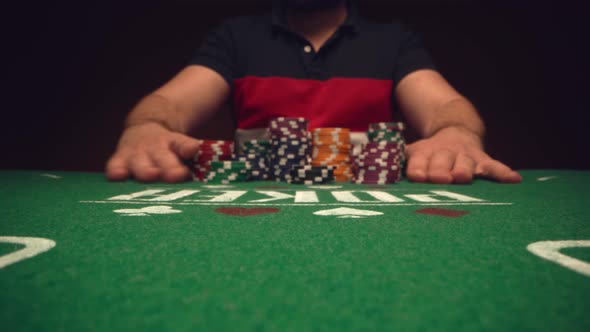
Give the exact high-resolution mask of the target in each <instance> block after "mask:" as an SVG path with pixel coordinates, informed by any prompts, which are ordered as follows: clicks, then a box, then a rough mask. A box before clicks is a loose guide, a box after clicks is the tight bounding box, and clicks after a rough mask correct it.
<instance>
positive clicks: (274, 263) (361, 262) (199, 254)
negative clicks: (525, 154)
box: [0, 170, 590, 331]
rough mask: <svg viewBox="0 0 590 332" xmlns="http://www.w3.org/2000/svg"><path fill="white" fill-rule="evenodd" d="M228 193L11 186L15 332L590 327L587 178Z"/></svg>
mask: <svg viewBox="0 0 590 332" xmlns="http://www.w3.org/2000/svg"><path fill="white" fill-rule="evenodd" d="M522 174H523V176H524V181H523V183H522V184H518V185H505V184H498V183H494V182H490V181H484V180H476V181H475V182H474V183H473V184H471V185H433V184H417V183H409V182H402V183H399V184H396V185H387V186H369V185H354V184H341V183H335V184H331V185H327V186H303V185H287V184H281V183H275V182H251V183H240V184H233V185H231V186H218V185H207V184H203V183H198V182H192V183H182V184H164V183H151V184H141V183H137V182H134V181H127V182H120V183H109V182H107V181H106V180H105V179H104V176H103V175H102V174H97V173H74V172H45V171H1V172H0V294H1V296H0V324H2V326H1V328H2V330H4V331H39V330H41V331H166V330H168V331H194V330H202V331H220V330H226V331H251V330H256V331H302V330H318V331H324V330H326V331H327V330H333V331H367V330H379V331H384V330H397V331H426V330H429V331H432V330H437V331H523V330H534V331H590V263H589V262H590V214H589V212H588V211H589V210H588V209H589V205H590V189H589V188H590V172H584V171H558V170H528V171H523V172H522Z"/></svg>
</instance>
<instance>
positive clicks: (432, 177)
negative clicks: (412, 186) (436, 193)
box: [428, 149, 457, 184]
mask: <svg viewBox="0 0 590 332" xmlns="http://www.w3.org/2000/svg"><path fill="white" fill-rule="evenodd" d="M456 156H457V154H456V153H454V152H452V151H451V150H447V149H443V150H439V151H436V152H435V153H434V154H433V155H432V156H431V157H430V161H429V163H428V180H429V181H430V182H433V183H440V184H446V183H451V182H453V177H452V176H451V169H452V168H453V165H454V164H455V158H456Z"/></svg>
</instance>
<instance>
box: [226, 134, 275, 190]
mask: <svg viewBox="0 0 590 332" xmlns="http://www.w3.org/2000/svg"><path fill="white" fill-rule="evenodd" d="M270 147H271V142H270V141H269V140H248V141H244V142H242V144H240V151H242V153H241V154H234V155H233V156H232V160H235V161H246V162H248V163H249V165H250V168H249V171H250V173H249V177H248V181H264V180H268V179H269V177H270V173H269V166H270V161H269V158H268V154H269V151H270Z"/></svg>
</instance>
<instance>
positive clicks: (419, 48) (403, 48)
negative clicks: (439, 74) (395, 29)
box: [393, 27, 436, 85]
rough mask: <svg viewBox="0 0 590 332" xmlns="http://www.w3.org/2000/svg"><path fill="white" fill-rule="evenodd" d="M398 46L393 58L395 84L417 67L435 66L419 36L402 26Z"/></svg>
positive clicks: (431, 67)
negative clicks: (395, 55)
mask: <svg viewBox="0 0 590 332" xmlns="http://www.w3.org/2000/svg"><path fill="white" fill-rule="evenodd" d="M400 40H401V43H400V48H399V51H398V54H397V57H396V60H395V66H394V70H393V82H394V83H395V84H396V85H397V84H398V83H399V82H400V81H401V80H402V79H403V78H404V77H405V76H406V75H408V74H410V73H412V72H414V71H416V70H419V69H434V70H436V66H435V65H434V62H433V61H432V58H431V57H430V55H429V54H428V52H427V51H426V49H425V48H424V45H423V44H422V40H421V38H420V37H419V36H418V35H417V34H416V33H414V32H413V31H411V30H409V29H407V28H406V27H402V32H401V39H400Z"/></svg>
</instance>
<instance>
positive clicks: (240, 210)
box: [215, 207, 280, 217]
mask: <svg viewBox="0 0 590 332" xmlns="http://www.w3.org/2000/svg"><path fill="white" fill-rule="evenodd" d="M215 211H217V212H219V213H223V214H228V215H230V216H239V217H247V216H255V215H259V214H265V213H277V212H279V211H280V209H277V208H244V207H220V208H217V209H215Z"/></svg>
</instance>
